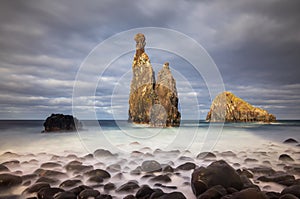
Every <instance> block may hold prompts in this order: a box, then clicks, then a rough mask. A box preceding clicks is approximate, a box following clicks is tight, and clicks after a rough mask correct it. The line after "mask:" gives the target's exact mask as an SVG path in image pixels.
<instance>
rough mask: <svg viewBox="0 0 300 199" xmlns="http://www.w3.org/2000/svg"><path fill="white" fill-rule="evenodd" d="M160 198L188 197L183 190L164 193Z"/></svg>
mask: <svg viewBox="0 0 300 199" xmlns="http://www.w3.org/2000/svg"><path fill="white" fill-rule="evenodd" d="M159 199H186V197H185V196H184V195H183V193H181V192H172V193H165V194H164V195H162V196H160V197H159Z"/></svg>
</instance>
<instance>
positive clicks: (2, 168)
mask: <svg viewBox="0 0 300 199" xmlns="http://www.w3.org/2000/svg"><path fill="white" fill-rule="evenodd" d="M0 172H9V169H8V168H7V167H6V166H5V165H3V164H0Z"/></svg>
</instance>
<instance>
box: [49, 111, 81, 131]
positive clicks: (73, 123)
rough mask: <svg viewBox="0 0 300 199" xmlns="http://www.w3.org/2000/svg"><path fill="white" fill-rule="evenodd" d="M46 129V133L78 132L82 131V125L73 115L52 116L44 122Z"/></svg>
mask: <svg viewBox="0 0 300 199" xmlns="http://www.w3.org/2000/svg"><path fill="white" fill-rule="evenodd" d="M44 127H45V130H44V132H59V131H76V130H77V129H78V130H80V129H82V124H81V122H80V121H79V120H78V119H77V118H75V117H73V116H72V115H63V114H51V116H49V117H48V118H47V119H46V121H45V122H44Z"/></svg>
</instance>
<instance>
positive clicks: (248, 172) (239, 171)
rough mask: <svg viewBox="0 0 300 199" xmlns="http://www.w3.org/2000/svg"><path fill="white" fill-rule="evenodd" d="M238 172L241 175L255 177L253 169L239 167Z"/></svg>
mask: <svg viewBox="0 0 300 199" xmlns="http://www.w3.org/2000/svg"><path fill="white" fill-rule="evenodd" d="M237 173H238V174H239V175H245V176H247V177H248V178H253V173H252V172H251V171H249V170H247V169H242V170H240V169H238V170H237Z"/></svg>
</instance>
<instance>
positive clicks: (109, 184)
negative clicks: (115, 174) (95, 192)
mask: <svg viewBox="0 0 300 199" xmlns="http://www.w3.org/2000/svg"><path fill="white" fill-rule="evenodd" d="M115 188H116V185H115V184H114V183H111V182H109V183H107V184H105V185H104V186H103V189H104V190H108V191H109V190H113V189H115Z"/></svg>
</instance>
